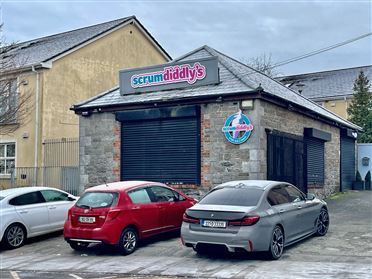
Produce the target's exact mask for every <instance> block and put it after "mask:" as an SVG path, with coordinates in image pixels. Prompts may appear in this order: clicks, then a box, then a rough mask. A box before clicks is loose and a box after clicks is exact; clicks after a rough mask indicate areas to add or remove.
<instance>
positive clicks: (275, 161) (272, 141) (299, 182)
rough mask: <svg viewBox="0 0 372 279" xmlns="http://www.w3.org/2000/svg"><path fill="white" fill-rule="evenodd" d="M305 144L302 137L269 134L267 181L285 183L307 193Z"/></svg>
mask: <svg viewBox="0 0 372 279" xmlns="http://www.w3.org/2000/svg"><path fill="white" fill-rule="evenodd" d="M304 161H305V152H304V143H303V140H302V139H300V137H297V136H294V135H293V136H289V135H288V136H286V135H284V133H283V134H275V133H274V134H273V133H268V134H267V179H268V180H276V181H285V182H288V183H291V184H293V185H295V186H296V187H298V188H299V189H300V190H301V191H302V192H304V193H307V186H306V183H305V181H306V177H305V173H304V169H305V164H304Z"/></svg>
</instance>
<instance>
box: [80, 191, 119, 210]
mask: <svg viewBox="0 0 372 279" xmlns="http://www.w3.org/2000/svg"><path fill="white" fill-rule="evenodd" d="M117 200H118V193H115V192H86V193H85V194H84V195H82V196H81V197H80V199H79V200H78V201H77V202H76V206H77V207H81V208H102V207H111V206H114V205H116V203H117Z"/></svg>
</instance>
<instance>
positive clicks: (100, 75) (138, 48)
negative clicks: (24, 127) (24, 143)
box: [42, 25, 166, 140]
mask: <svg viewBox="0 0 372 279" xmlns="http://www.w3.org/2000/svg"><path fill="white" fill-rule="evenodd" d="M164 62H166V59H165V58H164V56H163V55H162V54H161V53H160V52H159V51H158V50H157V49H155V47H154V46H153V45H152V44H151V43H150V41H149V40H148V39H147V38H146V37H145V36H144V35H143V34H142V33H141V32H140V30H139V29H138V28H137V27H136V26H134V25H127V26H124V27H123V28H121V29H119V30H116V31H114V32H112V33H111V34H109V35H107V36H105V37H103V38H101V39H99V40H96V41H94V42H93V43H91V44H89V45H86V46H85V47H83V48H81V49H79V50H77V51H74V52H72V53H71V54H69V55H67V56H65V57H63V58H61V59H59V60H57V61H55V62H53V67H52V69H50V70H49V71H47V72H46V73H45V77H44V90H43V127H42V137H43V140H45V139H54V138H62V137H78V117H77V116H76V115H75V114H74V112H73V111H71V110H69V109H70V107H71V106H72V105H74V104H77V103H78V102H80V101H84V100H86V99H88V98H90V97H93V96H96V95H97V94H99V93H101V92H103V91H105V90H108V89H111V88H113V87H115V86H118V84H119V70H121V69H124V68H134V67H139V66H146V65H154V64H161V63H164Z"/></svg>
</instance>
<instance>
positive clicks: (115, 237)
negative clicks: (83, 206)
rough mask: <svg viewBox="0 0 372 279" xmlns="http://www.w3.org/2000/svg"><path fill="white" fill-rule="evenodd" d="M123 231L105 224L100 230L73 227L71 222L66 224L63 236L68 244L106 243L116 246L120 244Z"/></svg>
mask: <svg viewBox="0 0 372 279" xmlns="http://www.w3.org/2000/svg"><path fill="white" fill-rule="evenodd" d="M120 234H121V231H120V230H118V228H117V226H114V224H113V225H110V224H109V223H105V224H104V225H103V226H102V227H100V228H93V227H92V228H89V227H87V228H84V227H73V226H72V225H71V222H70V221H66V222H65V226H64V231H63V235H64V238H65V240H66V241H67V242H72V241H77V242H88V243H106V244H110V245H116V244H118V243H119V239H120Z"/></svg>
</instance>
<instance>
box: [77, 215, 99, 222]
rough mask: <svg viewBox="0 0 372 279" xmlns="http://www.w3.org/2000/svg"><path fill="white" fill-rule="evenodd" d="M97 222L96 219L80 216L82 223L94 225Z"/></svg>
mask: <svg viewBox="0 0 372 279" xmlns="http://www.w3.org/2000/svg"><path fill="white" fill-rule="evenodd" d="M95 221H96V217H85V216H79V222H80V223H94V222H95Z"/></svg>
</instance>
